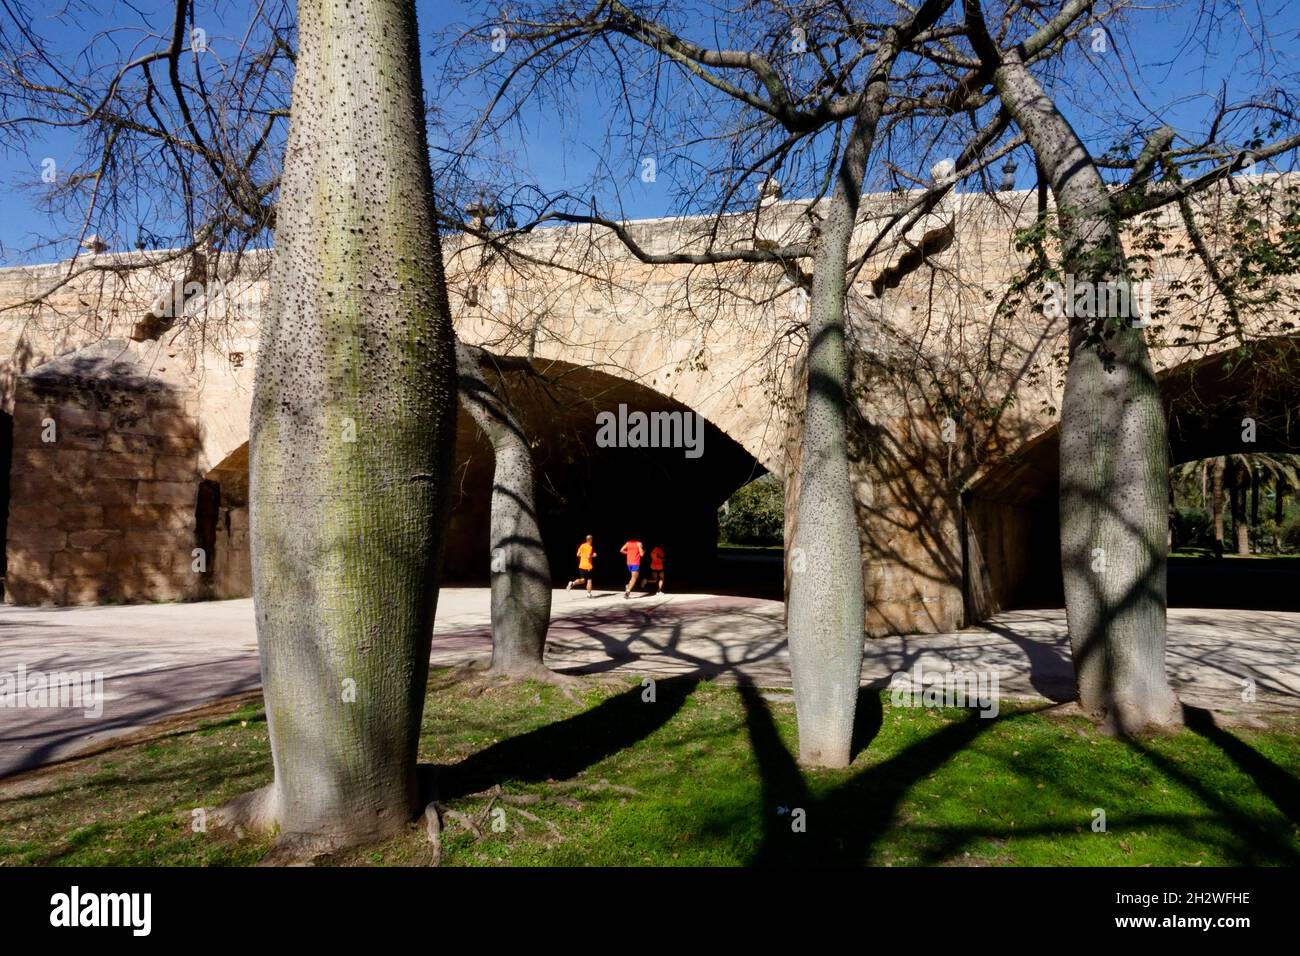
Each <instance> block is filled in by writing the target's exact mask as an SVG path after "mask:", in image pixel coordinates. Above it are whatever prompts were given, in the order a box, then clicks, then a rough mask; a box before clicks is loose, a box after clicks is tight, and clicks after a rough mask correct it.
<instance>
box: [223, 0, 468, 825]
mask: <svg viewBox="0 0 1300 956" xmlns="http://www.w3.org/2000/svg"><path fill="white" fill-rule="evenodd" d="M298 35H299V43H298V51H297V64H296V74H295V79H294V88H293V103H292V110H291V114H290V129H289V137H288V142H287V147H286V155H285V163H284V174H283V178H282V181H281V197H280V201H279V204H278V207H277V227H276V235H275V251H274V260H273V269H272V277H271V289H270V302H269V306H268V308H267V310H266V313H265V324H264V325H263V328H262V336H261V342H260V345H259V349H258V356H257V359H258V360H257V373H256V384H255V389H254V396H253V409H252V436H251V440H250V452H251V463H250V521H251V532H252V564H253V591H254V597H255V602H256V616H257V629H258V644H259V648H260V653H261V668H262V683H263V689H264V695H265V699H266V713H267V723H268V727H269V731H270V739H271V750H272V756H273V762H274V769H275V782H274V783H273V784H272V786H271V787H270V788H268V789H267V790H264V791H260V792H258V793H257V794H254V795H250V796H249V797H247V798H245V799H243V800H242V801H236V803H235V804H232V805H231V807H230V808H229V816H230V817H231V818H232V819H233V820H235V821H236V822H242V823H244V824H251V825H255V826H268V825H272V824H274V825H278V827H279V831H280V840H281V842H282V843H289V844H298V845H301V846H303V847H304V848H310V849H329V848H332V847H337V846H343V845H349V844H357V843H363V842H369V841H373V840H378V839H382V838H385V837H388V836H391V835H393V834H395V833H399V832H401V831H402V830H403V829H404V828H405V826H406V825H407V824H408V823H409V822H410V821H411V820H412V819H414V818H415V817H416V816H417V814H418V812H419V809H420V807H421V803H422V795H421V793H420V786H419V783H418V780H417V768H416V748H417V742H418V735H419V730H420V719H421V713H422V709H423V703H424V694H425V686H426V680H427V676H428V665H429V649H430V639H431V634H432V628H433V619H434V611H435V606H436V603H437V594H438V580H439V576H440V571H441V563H442V551H443V545H444V539H445V534H446V527H447V516H448V505H449V476H450V472H451V464H452V455H453V451H454V443H455V427H456V421H455V411H456V375H455V343H454V338H453V334H452V328H451V322H450V317H449V309H448V303H447V295H446V288H445V283H444V280H443V273H442V252H441V248H440V245H439V240H438V231H437V229H438V226H437V219H436V216H435V212H434V199H433V183H432V178H431V174H430V170H429V164H428V156H427V142H426V134H425V122H424V106H425V104H424V98H423V92H422V88H421V79H420V54H419V46H418V41H417V32H416V14H415V4H414V3H413V2H411V0H302V2H300V3H299V4H298Z"/></svg>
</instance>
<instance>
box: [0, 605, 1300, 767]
mask: <svg viewBox="0 0 1300 956" xmlns="http://www.w3.org/2000/svg"><path fill="white" fill-rule="evenodd" d="M597 594H598V595H599V596H598V597H596V598H593V599H588V598H587V597H586V596H585V594H583V593H581V592H565V591H557V592H555V594H554V606H553V613H552V618H553V624H552V626H551V631H550V638H549V641H548V662H549V663H550V665H551V666H552V667H555V668H557V669H561V670H566V671H574V672H578V673H588V674H591V673H601V672H607V671H612V670H626V671H632V672H637V673H646V674H656V675H669V674H676V673H689V672H698V673H702V674H707V675H710V676H717V677H720V678H722V679H728V678H734V677H735V676H736V675H737V674H740V673H743V674H746V675H748V676H749V677H750V678H751V679H753V680H754V681H755V682H756V683H758V684H760V685H763V686H768V687H788V686H789V683H790V674H789V656H788V653H787V649H786V646H785V633H784V629H783V627H782V607H781V604H780V603H779V602H776V601H764V600H758V599H754V598H738V597H718V596H715V595H707V594H706V595H694V594H692V595H669V596H667V597H647V596H638V597H635V598H633V599H631V600H626V601H625V600H624V599H623V598H622V595H621V594H620V593H619V592H612V593H611V592H597ZM1169 619H1170V648H1169V667H1170V673H1171V676H1172V678H1173V680H1174V682H1175V684H1176V686H1177V689H1178V692H1179V694H1180V695H1181V696H1182V697H1183V698H1184V699H1185V700H1187V701H1188V702H1189V703H1195V704H1198V705H1201V706H1212V707H1216V708H1228V709H1233V710H1260V709H1300V614H1297V613H1288V612H1277V611H1230V610H1191V609H1173V610H1171V611H1170V612H1169ZM490 651H491V630H490V627H489V625H488V592H487V590H486V589H483V588H448V589H446V590H444V591H443V593H442V596H441V599H440V604H439V613H438V618H437V622H436V625H435V628H434V641H433V652H432V655H431V660H432V662H433V663H434V664H456V663H461V662H464V661H467V660H472V659H475V658H478V657H485V656H487V655H488V654H489V653H490ZM918 664H919V665H920V666H921V667H922V669H923V670H924V671H925V672H927V673H931V674H933V673H936V672H941V671H946V670H953V669H959V670H966V671H974V672H980V671H983V672H985V673H991V672H996V673H997V674H998V675H999V685H1000V686H999V690H1000V693H1001V694H1002V695H1003V696H1011V697H1038V698H1041V697H1046V698H1048V699H1051V700H1066V699H1069V696H1070V690H1071V669H1070V658H1069V648H1068V644H1067V643H1066V637H1065V615H1064V612H1063V611H1060V610H1048V611H1015V612H1010V613H1007V614H1003V615H1001V616H999V617H998V618H996V619H995V620H994V621H992V622H990V623H989V624H988V625H986V626H985V627H982V628H975V629H971V630H967V631H961V632H958V633H955V634H938V635H926V636H916V637H904V638H889V639H885V640H878V641H869V642H867V647H866V654H865V659H864V664H863V682H864V683H866V684H870V685H873V686H887V685H888V683H889V679H890V676H891V675H892V674H894V673H895V672H898V671H909V672H913V673H914V672H915V669H916V668H917V666H918ZM20 668H25V670H26V672H27V673H28V674H29V675H30V674H31V673H32V672H36V671H40V672H44V673H49V672H75V673H83V674H86V675H87V679H88V680H92V681H93V675H95V674H102V676H103V697H102V713H100V714H94V713H93V711H94V710H95V709H96V708H95V707H93V706H92V707H90V708H89V710H88V709H87V708H86V707H84V706H83V707H80V708H74V707H58V708H52V707H45V708H0V776H5V775H7V774H11V773H14V772H16V771H18V770H22V769H26V768H29V767H34V766H39V765H40V764H43V763H47V762H49V761H51V760H54V759H57V758H59V757H63V756H67V755H69V754H71V753H74V752H76V751H78V750H81V749H83V748H85V747H87V746H91V745H94V744H96V743H99V742H101V741H103V740H105V739H107V738H109V737H112V736H115V735H120V734H124V733H127V732H129V731H131V730H134V729H136V728H138V727H141V726H143V725H145V724H147V723H149V722H151V721H155V720H158V719H160V718H163V717H167V716H171V715H174V714H177V713H180V712H182V711H185V710H188V709H190V708H192V707H197V706H199V705H202V704H205V703H209V702H211V701H214V700H219V699H221V698H223V697H227V696H231V695H234V694H239V693H246V692H251V691H255V690H257V688H258V669H257V668H258V664H257V638H256V633H255V630H254V625H253V606H252V602H251V601H248V600H243V601H219V602H210V603H205V604H152V605H132V606H127V607H87V608H15V607H0V690H2V689H3V682H4V681H5V679H6V675H14V674H16V673H17V672H18V671H19V669H20ZM1246 679H1249V680H1252V681H1254V689H1255V693H1256V698H1257V699H1256V701H1255V702H1253V703H1244V702H1243V700H1242V691H1243V687H1244V685H1243V683H1242V682H1243V681H1244V680H1246ZM92 686H93V685H92ZM86 703H87V701H82V704H83V705H84V704H86Z"/></svg>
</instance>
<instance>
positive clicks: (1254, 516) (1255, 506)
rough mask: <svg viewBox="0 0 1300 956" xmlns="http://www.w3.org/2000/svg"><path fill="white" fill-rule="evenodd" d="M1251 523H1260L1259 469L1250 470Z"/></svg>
mask: <svg viewBox="0 0 1300 956" xmlns="http://www.w3.org/2000/svg"><path fill="white" fill-rule="evenodd" d="M1250 523H1251V524H1252V525H1256V524H1259V469H1258V468H1252V469H1251V471H1250Z"/></svg>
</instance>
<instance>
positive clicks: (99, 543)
mask: <svg viewBox="0 0 1300 956" xmlns="http://www.w3.org/2000/svg"><path fill="white" fill-rule="evenodd" d="M121 536H122V532H120V531H115V530H108V529H100V530H97V531H69V532H68V547H69V548H71V549H72V550H74V551H94V550H96V549H99V548H103V547H104V546H105V545H106V544H109V543H110V542H113V541H116V540H117V539H118V538H120V537H121Z"/></svg>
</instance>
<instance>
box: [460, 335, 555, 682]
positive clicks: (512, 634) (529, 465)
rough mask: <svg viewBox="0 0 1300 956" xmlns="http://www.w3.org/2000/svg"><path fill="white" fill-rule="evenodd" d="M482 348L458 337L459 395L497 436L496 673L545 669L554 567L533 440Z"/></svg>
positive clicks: (484, 427) (494, 533) (480, 424)
mask: <svg viewBox="0 0 1300 956" xmlns="http://www.w3.org/2000/svg"><path fill="white" fill-rule="evenodd" d="M480 355H481V353H480V352H479V350H478V349H475V348H472V347H470V346H466V345H464V344H459V343H458V344H457V346H456V359H457V368H458V370H459V374H460V400H461V404H462V405H464V407H465V411H466V412H468V413H469V416H470V417H471V418H472V419H474V423H475V424H476V425H478V427H479V428H480V429H481V430H482V431H483V434H484V435H485V436H486V437H487V439H488V441H489V442H491V443H492V454H493V456H494V460H495V465H494V469H493V476H492V518H491V532H490V537H491V552H490V559H491V574H492V673H494V674H502V675H505V676H509V677H526V676H529V675H541V674H544V673H545V672H546V667H545V665H544V664H543V663H542V656H543V653H544V651H545V649H546V629H547V627H548V625H549V624H550V620H551V569H550V564H549V562H548V561H547V560H546V549H545V548H544V547H543V545H542V531H541V527H540V526H539V525H538V522H537V506H536V479H535V476H534V473H533V456H532V452H531V450H530V448H529V445H528V439H527V438H526V436H525V435H524V433H523V429H522V428H520V426H519V423H518V421H516V419H515V417H514V415H513V414H511V412H510V409H509V407H508V406H507V405H506V404H505V402H504V401H502V400H501V397H500V396H499V395H498V394H497V393H496V392H495V391H493V390H492V388H491V387H490V386H489V385H488V383H487V380H486V379H484V377H483V373H482V371H481V370H480V367H479V359H480Z"/></svg>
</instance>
